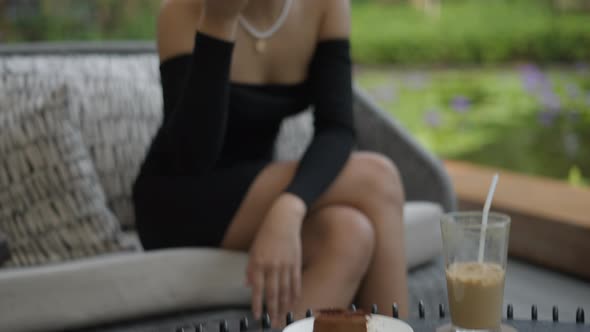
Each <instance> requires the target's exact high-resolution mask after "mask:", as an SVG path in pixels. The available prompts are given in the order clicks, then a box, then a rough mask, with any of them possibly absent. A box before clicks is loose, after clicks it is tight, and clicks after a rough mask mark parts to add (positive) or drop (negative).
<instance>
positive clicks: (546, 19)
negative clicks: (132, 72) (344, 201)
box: [0, 0, 590, 186]
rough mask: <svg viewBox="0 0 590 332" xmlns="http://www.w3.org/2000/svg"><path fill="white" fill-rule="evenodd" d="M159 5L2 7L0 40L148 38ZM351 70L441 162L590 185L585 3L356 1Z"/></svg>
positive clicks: (115, 0) (589, 39) (62, 2)
mask: <svg viewBox="0 0 590 332" xmlns="http://www.w3.org/2000/svg"><path fill="white" fill-rule="evenodd" d="M159 4H160V0H83V1H82V0H0V42H1V43H14V42H25V41H49V40H130V39H145V40H153V38H154V35H155V25H156V24H155V21H156V13H157V11H158V7H159ZM352 8H353V13H352V19H353V32H352V45H353V57H354V60H355V64H356V66H355V75H356V80H357V82H358V84H359V85H360V86H362V87H363V88H365V89H366V90H367V91H368V92H369V93H370V94H371V95H372V96H373V97H374V98H375V100H376V102H377V103H378V104H380V105H381V106H383V107H384V108H385V109H386V110H387V111H388V112H390V114H391V115H392V116H393V117H395V118H396V119H398V120H399V121H400V122H401V123H402V124H403V125H404V126H405V127H406V128H407V129H408V130H409V131H410V132H412V133H413V135H414V136H415V137H417V138H418V140H419V141H420V142H421V143H423V144H424V145H425V146H426V147H428V148H429V149H431V150H432V151H434V152H435V153H437V154H438V155H439V156H440V157H441V158H444V159H456V160H465V161H470V162H474V163H478V164H484V165H490V166H494V167H501V168H505V169H509V170H513V171H517V172H523V173H527V174H532V175H540V176H547V177H551V178H556V179H561V180H564V181H568V182H569V183H571V184H572V185H576V186H588V185H590V0H352Z"/></svg>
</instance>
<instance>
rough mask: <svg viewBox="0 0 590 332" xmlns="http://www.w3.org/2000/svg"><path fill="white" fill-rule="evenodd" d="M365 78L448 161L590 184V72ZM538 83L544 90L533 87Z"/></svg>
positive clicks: (372, 74) (376, 73) (371, 72)
mask: <svg viewBox="0 0 590 332" xmlns="http://www.w3.org/2000/svg"><path fill="white" fill-rule="evenodd" d="M357 80H358V82H359V84H360V85H361V86H362V87H363V88H365V89H367V90H368V92H369V93H370V94H371V95H372V96H373V97H374V98H376V100H377V101H378V103H379V104H380V105H382V106H383V107H385V108H386V109H387V110H388V111H389V112H390V114H391V115H392V116H393V117H395V118H396V119H397V120H399V121H400V122H401V123H402V124H403V125H404V126H405V127H406V128H408V130H409V131H410V132H411V133H412V134H413V135H414V136H415V137H417V138H418V140H419V141H420V142H421V143H422V144H424V145H425V146H426V147H427V148H428V149H430V150H432V151H435V152H436V153H437V154H438V155H439V156H441V157H442V158H449V159H458V160H468V161H471V162H474V163H480V164H485V165H490V166H494V167H500V168H505V169H510V170H514V171H518V172H523V173H528V174H535V175H541V176H549V177H553V178H558V179H562V180H569V181H570V183H572V184H575V185H583V184H587V183H588V178H590V88H589V85H588V84H590V69H588V68H587V67H584V66H579V68H577V69H574V68H566V69H564V68H551V69H548V70H546V71H538V70H536V69H533V70H531V69H526V68H525V69H520V68H519V69H518V70H516V71H515V70H513V69H466V70H434V71H408V70H403V71H400V70H393V71H392V70H383V68H378V69H367V68H364V69H361V70H359V71H358V72H357ZM527 80H528V81H527ZM535 80H536V81H535ZM543 82H545V83H543ZM535 84H536V85H537V88H534V89H533V88H531V87H530V86H531V85H535ZM527 86H528V88H527ZM541 86H542V87H543V88H542V90H541V88H539V87H541ZM457 100H459V101H463V102H458V101H457ZM465 101H467V102H465Z"/></svg>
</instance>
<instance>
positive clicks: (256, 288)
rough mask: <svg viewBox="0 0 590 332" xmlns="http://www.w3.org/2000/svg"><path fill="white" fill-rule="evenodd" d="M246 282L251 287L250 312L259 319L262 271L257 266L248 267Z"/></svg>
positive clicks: (261, 298)
mask: <svg viewBox="0 0 590 332" xmlns="http://www.w3.org/2000/svg"><path fill="white" fill-rule="evenodd" d="M248 282H249V284H250V286H251V287H252V313H253V314H254V317H255V318H256V319H260V317H262V301H263V293H264V271H263V270H261V269H260V268H258V267H251V268H250V269H248Z"/></svg>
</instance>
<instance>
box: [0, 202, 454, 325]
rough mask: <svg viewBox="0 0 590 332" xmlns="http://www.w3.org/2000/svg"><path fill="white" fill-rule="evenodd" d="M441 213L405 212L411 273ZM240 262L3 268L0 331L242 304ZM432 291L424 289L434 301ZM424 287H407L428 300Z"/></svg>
mask: <svg viewBox="0 0 590 332" xmlns="http://www.w3.org/2000/svg"><path fill="white" fill-rule="evenodd" d="M440 213H441V208H440V207H439V206H438V205H436V204H431V203H425V202H414V203H408V204H407V206H406V208H405V215H406V221H405V223H406V248H407V250H406V252H407V257H408V262H409V267H410V269H411V270H412V271H413V270H415V269H417V270H418V271H420V270H422V269H423V268H421V267H419V265H424V264H425V263H426V262H428V261H430V260H432V259H433V258H436V257H439V254H440V247H439V246H438V243H440V239H438V240H437V239H436V237H437V234H439V230H438V228H439V226H438V219H439V218H440ZM438 236H439V235H438ZM439 238H440V236H439ZM247 260H248V256H247V254H245V253H236V252H229V251H223V250H215V249H171V250H163V251H154V252H146V253H138V254H120V255H113V256H105V257H98V258H91V259H87V260H84V261H79V262H72V263H65V264H60V265H56V266H48V267H38V268H28V269H20V270H6V271H4V272H1V273H0V298H2V299H3V301H0V331H5V330H6V331H15V332H18V331H37V330H39V331H40V330H44V331H47V330H51V329H53V330H60V329H64V328H66V327H67V328H72V327H76V326H82V325H94V324H99V323H104V322H109V321H117V320H121V319H129V318H133V317H139V316H147V315H154V314H162V313H166V312H175V311H181V310H184V309H199V308H212V307H220V306H229V305H232V306H236V305H238V306H247V305H248V304H249V301H250V298H249V296H250V292H249V290H248V289H247V288H246V287H245V286H244V273H245V268H246V264H247ZM412 273H413V272H412ZM441 273H442V272H441ZM411 275H412V274H410V276H411ZM437 281H440V280H439V279H437ZM420 282H422V281H420ZM410 284H411V285H412V280H411V278H410ZM438 286H439V283H436V287H431V288H433V291H432V292H434V293H436V294H435V295H436V296H438V294H439V293H440V292H441V290H440V287H438ZM423 288H424V287H422V286H421V285H414V288H412V287H410V289H414V290H420V292H419V294H417V295H416V296H420V297H421V298H423V297H424V296H427V297H428V294H427V293H428V292H426V291H425V290H424V289H423ZM429 292H430V291H429ZM442 292H443V294H444V290H443V291H442ZM437 298H438V297H437Z"/></svg>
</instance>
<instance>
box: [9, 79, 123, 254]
mask: <svg viewBox="0 0 590 332" xmlns="http://www.w3.org/2000/svg"><path fill="white" fill-rule="evenodd" d="M4 82H5V81H2V83H4ZM12 83H14V81H13V82H12ZM17 83H18V82H17ZM16 85H18V84H8V85H6V84H3V85H0V156H2V158H1V159H0V233H4V234H5V235H6V237H7V240H8V245H9V248H10V253H11V259H10V260H9V262H8V263H7V265H8V266H32V265H40V264H47V263H56V262H61V261H66V260H72V259H77V258H82V257H88V256H96V255H99V254H105V253H110V252H116V251H121V250H125V249H126V248H124V246H123V245H122V244H121V242H120V241H119V237H120V234H121V233H120V231H119V227H118V225H117V222H116V220H115V218H114V216H113V215H112V213H111V212H110V211H109V210H108V208H107V207H106V204H105V197H104V193H103V191H102V189H101V186H100V182H99V180H98V177H97V175H96V172H95V169H94V167H93V164H92V160H91V159H90V157H89V155H88V153H87V151H86V149H85V147H84V144H83V140H82V136H81V134H80V132H79V131H78V130H77V129H76V127H75V126H73V125H72V123H71V121H69V120H68V114H67V112H66V110H67V101H68V100H67V95H68V94H67V90H66V89H65V88H64V87H62V88H59V89H57V90H52V91H42V90H36V89H33V90H31V91H24V92H22V90H21V93H16V90H11V88H10V86H12V87H14V86H16Z"/></svg>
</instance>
